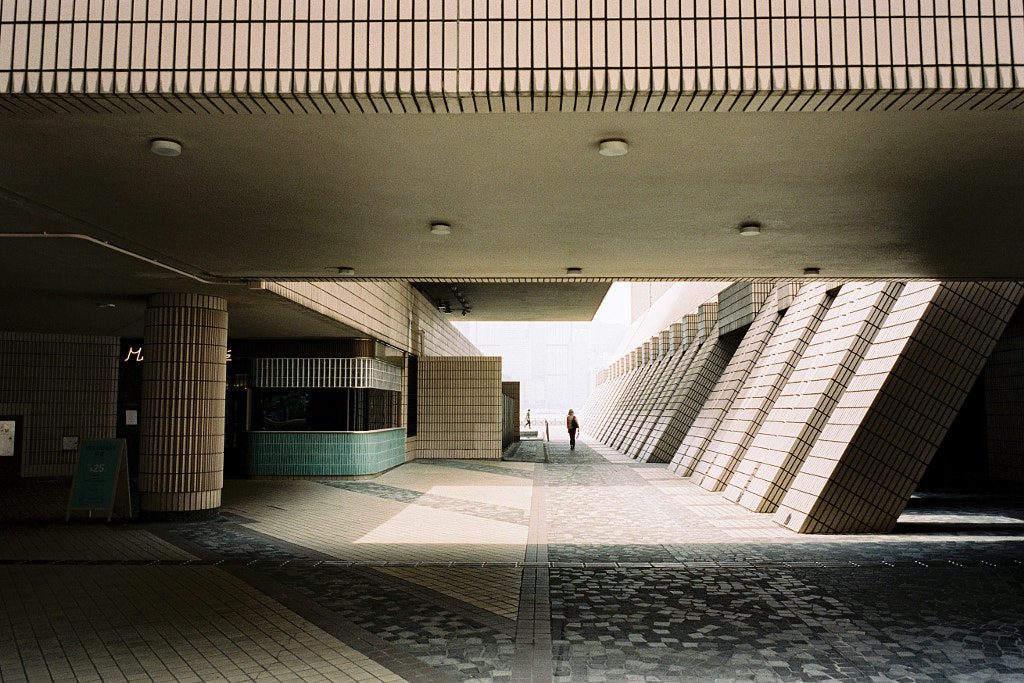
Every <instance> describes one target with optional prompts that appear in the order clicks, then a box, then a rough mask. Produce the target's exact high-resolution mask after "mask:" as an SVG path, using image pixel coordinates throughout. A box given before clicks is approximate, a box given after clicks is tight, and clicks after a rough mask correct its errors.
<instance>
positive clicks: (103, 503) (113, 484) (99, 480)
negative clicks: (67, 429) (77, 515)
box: [65, 439, 131, 522]
mask: <svg viewBox="0 0 1024 683" xmlns="http://www.w3.org/2000/svg"><path fill="white" fill-rule="evenodd" d="M126 455H127V454H126V449H125V440H124V439H107V440H104V441H82V442H81V445H80V446H79V448H78V466H77V467H76V468H75V480H74V483H72V485H71V499H70V500H69V501H68V512H67V516H66V517H65V521H67V520H69V519H71V511H72V510H88V511H89V516H90V517H91V516H92V511H93V510H105V511H106V513H107V521H108V522H109V521H110V519H111V518H112V517H113V516H114V506H115V505H116V504H117V503H118V501H127V507H128V515H129V516H131V499H130V497H129V496H130V494H129V492H128V459H127V457H126Z"/></svg>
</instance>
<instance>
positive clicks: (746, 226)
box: [740, 221, 761, 237]
mask: <svg viewBox="0 0 1024 683" xmlns="http://www.w3.org/2000/svg"><path fill="white" fill-rule="evenodd" d="M740 234H741V235H743V236H744V237H751V236H753V235H760V234H761V224H760V223H759V222H758V221H743V222H742V223H740Z"/></svg>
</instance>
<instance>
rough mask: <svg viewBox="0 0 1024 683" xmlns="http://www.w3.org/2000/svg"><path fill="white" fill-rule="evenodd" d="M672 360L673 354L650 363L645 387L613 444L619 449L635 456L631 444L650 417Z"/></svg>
mask: <svg viewBox="0 0 1024 683" xmlns="http://www.w3.org/2000/svg"><path fill="white" fill-rule="evenodd" d="M674 360H676V359H675V358H674V357H673V356H667V357H662V358H659V359H658V360H656V361H654V362H653V363H652V364H651V366H652V367H651V371H650V375H649V377H648V380H647V387H646V389H645V390H644V393H643V396H642V398H641V401H640V403H639V405H638V406H637V408H636V409H635V410H634V411H633V415H632V416H631V418H630V419H629V423H628V427H627V429H626V430H625V433H624V434H623V435H622V437H621V439H620V441H619V444H618V445H617V446H615V448H616V449H618V450H619V451H621V452H623V453H626V454H627V455H631V456H633V457H636V452H635V450H634V449H633V445H634V443H635V442H636V439H637V435H638V434H639V433H640V430H641V429H642V428H643V425H644V423H645V422H646V421H647V420H648V419H649V418H650V416H651V413H653V412H654V410H655V405H656V403H657V398H658V396H659V395H660V394H661V390H662V388H663V386H664V384H665V373H666V371H667V370H668V369H669V368H671V367H673V366H674V365H675V364H674V363H673V362H672V361H674Z"/></svg>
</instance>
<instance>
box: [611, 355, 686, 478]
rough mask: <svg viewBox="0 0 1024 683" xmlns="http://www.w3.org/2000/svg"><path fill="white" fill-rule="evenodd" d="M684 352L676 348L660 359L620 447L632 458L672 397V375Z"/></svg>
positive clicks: (635, 455)
mask: <svg viewBox="0 0 1024 683" xmlns="http://www.w3.org/2000/svg"><path fill="white" fill-rule="evenodd" d="M685 356H686V352H685V351H684V350H683V349H678V350H676V351H675V352H674V353H669V354H666V356H665V357H664V358H661V359H660V363H661V367H660V368H659V369H658V375H657V377H655V378H654V379H653V381H652V384H653V386H652V391H651V394H650V396H649V398H648V400H647V402H646V405H645V407H644V409H643V410H642V411H639V414H638V415H637V421H636V423H635V424H634V428H633V430H632V432H631V434H630V435H629V438H628V439H627V441H626V443H625V444H624V448H623V449H621V450H622V451H623V452H624V453H627V454H629V455H631V456H633V457H634V458H635V457H637V456H638V455H640V450H641V448H643V445H644V444H645V443H647V441H648V439H649V438H650V435H651V431H652V430H653V429H654V426H655V425H656V424H658V420H659V419H661V416H662V415H663V414H664V412H665V408H666V407H667V405H668V402H669V400H670V399H671V398H672V394H673V389H674V388H675V387H674V385H673V382H672V377H673V376H674V375H675V376H678V375H676V372H677V370H679V366H680V364H681V363H682V362H683V358H684V357H685Z"/></svg>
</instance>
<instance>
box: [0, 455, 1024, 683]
mask: <svg viewBox="0 0 1024 683" xmlns="http://www.w3.org/2000/svg"><path fill="white" fill-rule="evenodd" d="M512 456H513V458H510V459H516V460H518V461H520V462H533V463H535V466H534V467H532V468H530V469H516V468H515V467H509V466H506V467H502V466H500V465H492V464H486V463H479V462H476V463H474V462H465V461H444V462H438V463H430V464H424V463H419V464H418V465H417V466H418V467H437V468H439V469H438V470H436V471H435V473H434V475H435V476H436V473H437V472H439V471H441V470H442V469H444V470H448V471H451V482H452V486H453V487H454V488H452V489H450V491H455V490H457V487H458V486H459V485H460V483H461V484H465V485H467V486H480V485H483V484H480V483H478V482H477V481H476V480H473V479H472V475H473V473H475V472H479V473H480V474H481V475H483V478H484V479H488V478H490V480H492V481H493V478H492V477H491V475H494V474H502V475H506V476H513V477H525V476H528V477H533V480H534V482H535V485H534V488H533V509H532V511H531V512H530V514H528V515H526V514H524V513H523V511H522V510H519V509H513V508H509V507H505V506H502V505H495V504H491V503H486V502H479V501H473V500H464V499H456V498H451V497H447V496H437V495H433V494H424V493H422V492H420V491H413V490H410V489H406V488H402V486H401V484H399V485H388V484H387V483H385V482H386V477H382V480H384V482H343V481H328V482H323V484H324V485H327V486H332V487H336V488H339V489H344V490H346V491H356V492H359V493H363V494H368V497H367V498H365V499H361V500H363V501H367V502H365V503H360V505H361V506H365V505H374V503H373V501H374V499H377V500H379V501H380V505H382V506H386V507H385V508H382V509H387V510H389V511H393V510H395V509H396V508H395V503H401V504H403V505H406V506H408V507H407V508H406V510H405V511H404V512H403V513H402V515H400V516H399V517H401V518H404V519H406V520H407V521H405V522H402V523H406V524H412V525H413V526H415V524H416V521H415V520H416V514H415V510H416V508H417V507H433V508H438V509H442V510H445V511H446V512H450V513H453V514H455V515H462V516H463V518H464V519H465V520H466V522H467V524H470V523H472V524H479V522H478V521H472V520H475V519H478V518H481V517H482V518H486V519H491V520H501V521H505V522H513V523H515V524H519V525H523V524H527V523H529V524H530V525H531V526H530V541H529V544H528V545H527V546H526V547H524V548H523V554H522V558H523V559H522V561H519V562H508V561H502V562H476V563H470V562H458V561H452V562H447V563H446V562H444V561H443V560H437V559H435V558H436V556H437V554H436V552H432V553H424V557H429V558H431V559H429V560H424V561H422V562H418V561H415V560H413V561H410V560H409V559H407V555H403V558H406V559H403V560H401V561H388V560H380V561H377V560H374V561H347V560H345V559H344V547H338V548H336V549H335V550H336V551H337V552H338V553H339V554H338V555H337V556H336V557H333V556H327V555H323V554H321V553H318V552H317V551H315V550H313V549H311V548H309V547H305V546H303V545H300V544H299V539H305V538H309V537H310V535H309V530H308V529H302V530H301V533H296V535H294V536H289V535H288V531H287V530H288V528H289V527H288V526H287V525H286V524H283V525H282V524H278V525H277V526H274V527H273V528H275V529H280V530H281V531H280V532H278V533H280V535H281V537H280V538H278V537H273V536H269V535H267V534H266V533H260V532H257V531H256V530H255V529H254V528H253V527H254V525H255V524H258V523H259V522H260V520H258V519H252V520H250V519H245V518H241V517H236V516H232V515H228V514H224V515H222V516H221V519H220V520H219V521H216V522H204V523H192V524H174V525H144V524H129V525H125V526H121V527H112V529H117V528H120V529H121V530H120V531H116V532H114V533H113V534H111V533H104V530H105V529H107V527H106V526H105V525H103V524H102V523H100V524H99V525H97V526H96V527H95V528H93V526H92V525H90V526H89V527H88V530H89V531H90V532H92V535H90V538H93V537H94V536H95V537H96V538H95V540H92V541H90V543H92V546H91V547H93V548H94V549H95V552H94V553H92V554H89V553H87V552H85V550H83V549H79V550H76V551H75V552H74V553H70V552H68V551H67V550H66V549H67V548H68V547H71V546H69V544H68V542H67V541H62V540H61V539H62V538H63V537H64V536H67V537H68V539H72V538H73V537H74V535H75V534H77V533H81V532H83V531H85V530H86V529H84V528H81V527H82V524H79V525H78V526H76V525H74V524H72V525H64V523H63V520H62V510H63V503H60V502H58V503H56V504H51V505H50V507H52V508H54V509H55V510H56V511H57V516H58V518H59V519H60V521H59V522H57V523H52V522H46V521H45V519H46V518H47V516H48V515H51V514H52V513H48V512H47V511H46V506H45V505H39V506H35V507H34V508H32V513H31V517H30V518H31V520H32V521H31V522H26V521H18V522H12V524H14V526H13V527H12V528H15V529H18V528H21V527H22V526H25V528H26V529H29V528H30V529H31V531H32V534H31V537H32V539H29V536H28V535H27V534H25V533H9V532H8V533H6V535H5V534H3V533H0V539H2V540H3V542H4V543H6V544H8V546H10V547H6V548H0V565H7V566H11V567H12V568H14V567H13V565H30V564H31V565H48V564H50V565H60V566H61V567H62V571H65V572H68V573H69V576H86V575H87V574H88V573H89V572H94V571H98V570H99V568H101V567H106V566H107V565H112V564H118V565H131V564H133V563H137V564H157V565H162V566H163V567H164V569H165V571H167V572H169V574H168V575H169V576H175V575H177V574H175V573H176V572H191V573H193V574H195V575H196V576H200V575H202V574H201V572H196V569H197V565H214V567H211V568H210V569H211V570H215V571H224V572H228V573H229V574H231V575H232V576H233V577H234V579H235V580H240V581H243V582H246V583H247V584H248V585H249V586H251V588H252V589H253V590H254V591H256V592H257V593H259V594H261V595H264V596H266V599H267V600H274V601H278V602H279V604H280V605H281V606H282V609H285V611H287V610H292V611H293V612H294V613H295V614H296V615H298V616H299V617H301V618H302V619H305V620H307V621H308V622H309V623H313V624H316V625H317V627H318V628H322V629H324V630H325V631H326V632H327V633H329V634H331V636H332V637H334V638H337V639H338V640H340V641H341V642H344V643H346V644H347V645H349V646H350V647H351V648H353V649H354V651H358V653H361V655H362V656H364V657H366V658H369V659H370V660H372V661H373V662H377V663H379V664H380V665H382V666H384V667H385V668H386V669H387V670H390V671H395V672H397V673H398V674H400V677H401V679H403V680H409V681H416V682H419V683H452V682H453V681H461V682H464V683H527V682H529V683H549V682H551V683H619V682H623V683H632V682H636V683H641V682H642V683H655V682H658V683H673V682H678V683H690V682H703V681H755V682H760V681H787V682H788V681H875V682H878V683H882V682H885V681H914V682H918V681H935V682H938V681H954V682H957V683H974V682H975V681H993V682H999V683H1003V682H1010V681H1017V682H1020V683H1024V632H1022V631H1024V607H1022V605H1024V500H1022V498H1021V497H1019V496H1014V495H1001V496H994V495H970V496H968V495H959V496H957V495H948V494H925V495H919V496H916V497H915V498H914V499H913V500H912V501H911V504H910V505H909V506H908V508H907V510H906V512H905V513H904V514H903V516H901V518H900V522H899V524H898V525H897V528H896V531H895V532H894V533H892V534H881V535H875V536H871V535H863V536H855V537H832V536H820V537H813V536H799V535H795V534H792V533H791V532H788V531H786V530H784V529H781V528H780V527H779V528H777V527H775V526H774V525H768V524H766V523H764V517H763V516H755V515H753V514H752V513H749V514H748V513H746V512H745V511H742V510H740V509H739V508H737V507H735V506H723V505H722V503H721V500H720V498H721V497H720V496H719V495H716V494H711V493H708V492H704V491H702V490H697V489H696V487H692V486H691V485H689V484H687V483H685V482H682V481H681V480H679V479H678V478H676V477H674V475H669V474H668V473H667V471H666V470H665V468H664V466H658V465H646V464H639V463H636V462H635V461H632V460H630V459H628V458H626V457H623V456H621V454H616V453H606V452H605V450H602V451H601V452H598V450H595V449H592V448H589V447H587V446H586V445H585V444H582V443H579V444H578V445H577V449H576V450H575V451H570V450H569V448H568V444H567V443H566V442H557V441H556V442H523V443H522V444H520V447H519V448H518V449H517V450H516V451H515V453H513V454H512ZM467 477H469V478H467ZM398 481H401V479H398ZM261 485H262V488H254V489H252V490H253V491H257V490H258V491H267V490H269V489H266V486H268V484H267V483H266V482H262V483H261ZM237 486H239V488H238V489H237V493H236V495H238V494H242V495H244V493H245V491H246V490H247V489H246V487H245V482H238V483H237ZM37 488H38V487H37ZM61 490H62V491H63V489H61ZM273 490H275V491H276V489H273ZM62 495H65V496H66V491H65V492H64V494H62ZM455 495H457V494H455ZM64 500H66V497H65V498H64ZM9 505H10V506H11V507H12V509H16V508H17V507H18V506H17V504H16V503H10V504H9ZM282 505H284V503H282ZM328 507H329V506H328ZM245 509H247V510H252V514H253V515H255V516H259V514H260V513H259V512H258V511H259V510H260V509H261V508H260V506H250V507H248V508H245ZM723 511H724V515H725V516H724V517H723V516H722V515H723ZM247 514H249V513H247ZM281 514H282V508H280V507H277V508H275V509H274V515H276V518H280V516H281ZM359 514H360V509H359V508H353V509H333V508H332V509H326V508H325V510H324V517H323V519H322V520H315V521H314V522H312V523H321V524H323V525H324V528H325V529H328V528H330V527H331V526H332V525H337V524H344V523H345V520H346V519H347V518H348V516H350V515H359ZM390 514H393V513H392V512H389V515H390ZM24 519H25V516H23V517H22V520H24ZM303 519H304V520H306V521H305V522H304V524H309V523H311V522H310V521H309V520H310V519H313V518H310V517H308V516H307V517H304V518H303ZM453 519H457V517H453ZM41 520H42V521H41ZM386 521H387V523H389V524H396V523H399V518H398V517H396V518H391V517H388V518H387V520H386ZM26 525H27V526H26ZM260 528H267V527H260ZM129 531H130V532H131V533H128V532H129ZM298 531H300V530H299V529H296V532H298ZM147 533H149V534H151V535H152V539H153V541H152V542H150V543H149V544H148V545H147V546H146V550H145V552H144V553H141V554H139V556H138V559H134V557H135V556H133V555H130V554H125V553H119V552H115V551H116V549H117V543H118V539H123V540H125V541H127V540H128V539H138V538H140V534H147ZM97 534H98V536H97ZM736 534H740V535H741V536H740V537H737V536H736ZM742 534H747V535H746V536H742ZM758 534H760V535H758ZM33 539H34V540H33ZM289 539H292V540H289ZM423 541H424V543H427V544H429V543H430V539H423ZM132 542H134V541H132ZM355 542H359V541H358V540H357V541H355ZM78 545H80V543H79V544H78ZM15 546H17V547H15ZM75 547H77V546H75ZM332 552H334V551H332ZM406 552H407V548H406ZM453 554H454V555H456V556H457V554H455V553H453ZM150 556H152V559H146V558H150ZM353 556H354V557H364V556H365V555H362V554H360V553H354V554H353ZM381 556H383V557H386V556H387V555H386V553H382V554H381ZM339 557H340V558H342V559H338V558H339ZM193 558H194V559H193ZM15 569H17V568H15ZM16 575H17V577H18V581H20V582H29V583H28V585H25V586H22V585H20V584H19V586H17V587H16V588H17V590H18V591H20V592H21V594H23V595H32V594H34V593H35V592H38V591H39V590H42V589H41V588H39V587H33V586H32V585H31V581H32V578H31V577H32V576H33V574H32V573H31V572H28V571H22V570H20V569H19V571H18V572H16ZM519 575H522V577H523V578H522V582H523V592H522V593H521V594H520V600H519V603H518V610H519V611H518V616H517V617H516V618H515V619H513V618H510V616H513V615H515V610H516V602H515V596H516V591H517V587H518V585H519V579H518V578H517V577H518V576H519ZM12 576H14V574H12ZM527 576H529V577H530V579H529V583H528V584H527V581H526V577H527ZM528 586H529V590H528ZM7 588H11V587H5V586H2V585H0V589H3V590H7ZM11 590H14V588H12V589H11ZM12 594H14V593H12V592H11V591H7V592H6V593H0V595H12ZM40 595H42V594H40ZM134 599H135V600H144V596H142V595H139V596H135V597H134ZM193 602H196V601H193ZM12 604H15V603H12ZM47 609H48V614H49V615H50V618H51V619H57V618H58V616H59V614H60V610H61V609H67V610H69V611H68V614H69V615H73V614H75V613H76V610H78V609H79V606H78V605H77V604H68V605H67V606H64V607H62V606H61V605H55V604H52V601H51V602H50V603H48V606H47ZM537 615H542V618H541V619H540V620H539V621H538V620H537V619H536V618H535V617H537ZM218 618H223V619H230V618H231V617H230V615H226V614H224V615H218ZM8 619H9V623H10V627H11V628H12V629H13V630H14V632H15V633H14V635H16V636H17V637H18V638H19V639H20V640H19V642H26V641H25V640H24V639H25V638H29V639H30V640H31V638H32V637H33V636H32V635H31V633H27V634H26V633H22V632H20V631H18V629H20V628H22V627H23V626H24V627H25V628H30V627H31V626H30V624H31V623H32V621H31V619H27V620H26V619H25V618H23V617H16V616H11V615H9V616H8ZM155 628H158V627H155ZM155 632H159V630H157V631H155ZM108 636H109V637H116V634H113V633H110V634H108ZM253 637H254V638H258V637H259V634H258V633H256V634H254V635H253ZM147 646H148V645H147ZM117 647H122V648H127V649H126V651H133V648H134V647H137V645H136V644H133V642H131V641H126V642H125V643H124V644H122V645H118V646H117ZM138 647H142V645H138ZM179 647H180V648H181V650H182V651H183V652H184V651H187V650H188V649H189V647H191V646H190V645H189V644H187V643H182V644H180V646H179ZM112 651H113V650H112ZM207 656H208V657H209V658H210V659H211V661H220V660H223V655H222V654H220V653H217V652H213V653H210V654H209V655H207ZM0 659H2V658H0ZM12 661H15V662H16V658H15V660H12ZM62 661H63V660H62ZM0 663H2V662H0ZM65 664H66V663H65ZM65 664H62V666H63V667H64V668H63V669H61V670H67V669H68V667H67V666H65ZM8 666H17V664H16V663H15V664H9V665H8ZM225 666H227V664H225ZM54 670H56V669H54ZM71 670H72V671H77V669H76V668H75V666H74V663H73V662H72V663H71ZM83 670H86V669H83ZM11 671H12V670H11V669H7V670H4V671H3V674H4V675H0V678H2V679H3V680H5V681H6V680H7V678H10V679H11V680H32V679H31V677H30V678H25V677H21V678H19V677H18V676H16V675H12V674H11ZM381 675H382V676H383V674H381ZM315 678H316V676H314V675H312V674H311V675H310V679H315ZM87 679H88V677H84V678H82V680H87ZM41 680H45V678H44V679H41ZM139 680H149V678H147V677H146V676H145V675H142V674H140V676H139ZM240 680H242V679H240ZM395 680H398V679H397V678H396V679H395Z"/></svg>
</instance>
